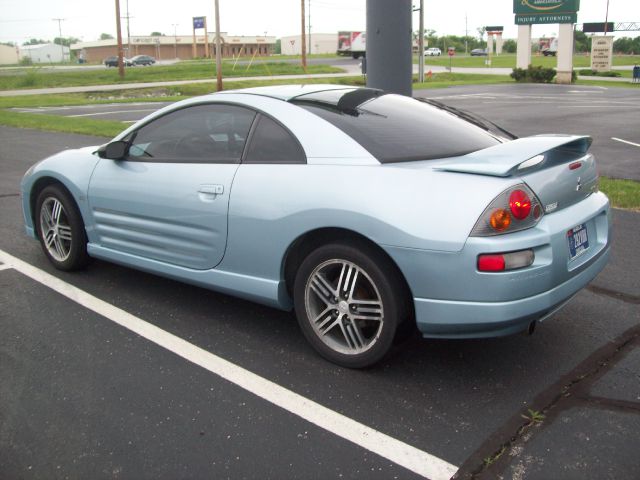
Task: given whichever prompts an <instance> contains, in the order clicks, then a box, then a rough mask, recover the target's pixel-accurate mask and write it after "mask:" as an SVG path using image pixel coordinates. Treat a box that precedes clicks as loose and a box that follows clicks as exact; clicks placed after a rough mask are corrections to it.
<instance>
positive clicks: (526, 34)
mask: <svg viewBox="0 0 640 480" xmlns="http://www.w3.org/2000/svg"><path fill="white" fill-rule="evenodd" d="M529 64H531V25H518V56H517V60H516V67H518V68H524V69H527V68H528V67H529Z"/></svg>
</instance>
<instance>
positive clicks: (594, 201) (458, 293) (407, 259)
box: [386, 193, 611, 338]
mask: <svg viewBox="0 0 640 480" xmlns="http://www.w3.org/2000/svg"><path fill="white" fill-rule="evenodd" d="M576 225H584V226H585V228H586V230H587V231H588V236H589V245H590V246H589V248H588V249H587V250H585V252H584V253H583V254H581V255H579V256H577V257H574V258H570V253H569V245H568V241H567V231H568V229H572V228H573V227H575V226H576ZM610 240H611V221H610V210H609V201H608V199H607V197H606V196H605V195H604V194H602V193H596V194H593V195H591V196H589V197H588V198H586V199H585V200H583V201H582V202H580V203H579V204H575V205H572V206H570V207H567V208H565V209H562V210H559V211H557V212H554V213H553V214H548V215H545V216H544V217H543V218H542V219H541V220H540V222H539V223H538V225H536V226H535V227H533V228H530V229H527V230H522V231H519V232H515V233H511V234H508V235H499V236H495V237H470V238H468V239H467V242H466V243H465V245H464V247H463V248H462V250H460V251H455V252H444V251H427V250H417V249H404V248H399V247H389V246H388V247H386V251H387V252H388V253H389V255H390V256H391V258H392V259H393V260H394V261H395V262H396V264H397V265H398V267H399V268H400V270H401V271H402V273H403V275H404V277H405V279H406V280H407V284H408V285H409V288H410V289H411V293H412V296H413V300H414V307H415V316H416V323H417V326H418V329H419V330H420V331H421V332H422V334H423V335H424V336H425V337H436V338H477V337H495V336H502V335H509V334H512V333H516V332H518V331H521V330H525V329H526V328H527V327H528V325H529V324H530V323H531V322H532V321H537V320H540V319H542V318H544V317H546V316H548V315H550V314H551V313H553V312H554V311H556V310H557V309H558V308H560V307H562V306H563V305H564V304H565V303H566V302H567V301H568V300H569V299H571V297H572V296H573V295H575V294H576V293H577V292H578V291H579V290H580V289H581V288H584V287H585V286H586V285H587V284H588V283H589V282H590V281H591V280H593V279H594V278H595V277H596V275H597V274H598V273H599V272H600V271H601V270H602V269H603V268H604V267H605V265H606V264H607V261H608V259H609V255H610V246H611V242H610ZM524 249H531V250H533V252H534V256H535V260H534V263H533V264H532V265H531V266H529V267H526V268H521V269H516V270H512V271H506V272H496V273H492V272H480V271H478V270H477V267H476V264H477V258H478V255H480V254H485V253H498V252H513V251H518V250H524Z"/></svg>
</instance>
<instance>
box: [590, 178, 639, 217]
mask: <svg viewBox="0 0 640 480" xmlns="http://www.w3.org/2000/svg"><path fill="white" fill-rule="evenodd" d="M600 190H601V191H603V192H604V193H605V194H606V195H607V197H609V200H610V201H611V205H612V206H613V207H615V208H625V209H628V210H634V211H636V212H640V182H636V181H635V180H620V179H616V178H608V177H600Z"/></svg>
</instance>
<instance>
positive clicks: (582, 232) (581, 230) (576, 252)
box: [567, 224, 589, 260]
mask: <svg viewBox="0 0 640 480" xmlns="http://www.w3.org/2000/svg"><path fill="white" fill-rule="evenodd" d="M567 239H568V240H569V253H570V254H571V260H573V259H574V258H576V257H578V256H580V255H582V254H583V253H584V252H586V251H587V249H588V248H589V237H588V235H587V227H586V226H585V225H584V224H581V225H578V226H577V227H573V228H572V229H571V230H569V231H568V232H567Z"/></svg>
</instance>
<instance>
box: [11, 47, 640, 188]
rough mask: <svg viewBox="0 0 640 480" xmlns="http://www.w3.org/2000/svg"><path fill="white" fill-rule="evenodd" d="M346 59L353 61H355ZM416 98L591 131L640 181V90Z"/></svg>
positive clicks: (128, 111) (513, 123) (454, 92)
mask: <svg viewBox="0 0 640 480" xmlns="http://www.w3.org/2000/svg"><path fill="white" fill-rule="evenodd" d="M345 61H350V62H353V60H351V59H345ZM414 96H416V97H427V98H433V99H435V100H439V101H441V102H443V103H445V104H447V105H450V106H453V107H456V108H460V109H463V110H468V111H470V112H473V113H477V114H480V115H482V116H483V117H485V118H487V119H489V120H491V121H493V122H495V123H497V124H498V125H500V126H502V127H503V128H505V129H507V130H509V131H510V132H512V133H514V134H516V135H518V136H521V137H522V136H528V135H537V134H543V133H570V134H587V135H591V136H592V137H593V146H592V147H591V152H592V153H594V154H595V155H596V158H597V159H598V165H599V168H600V173H601V174H602V175H606V176H609V177H613V178H628V179H633V180H640V128H639V122H638V112H640V93H639V91H638V90H637V89H626V88H605V87H593V86H583V85H580V86H576V85H566V86H565V85H531V84H526V85H468V86H460V87H451V88H446V89H433V90H417V91H415V92H414ZM167 104H168V103H167V102H153V103H128V104H121V103H120V104H106V105H84V106H78V107H44V108H23V109H16V110H18V111H26V112H31V113H46V114H49V115H64V116H73V117H86V118H96V119H104V120H121V121H125V122H135V121H137V120H140V119H141V118H143V117H145V116H146V115H148V114H150V113H152V112H154V111H156V110H157V109H159V108H161V107H163V106H165V105H167ZM532 119H535V121H534V120H532ZM452 141H454V139H452Z"/></svg>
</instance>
